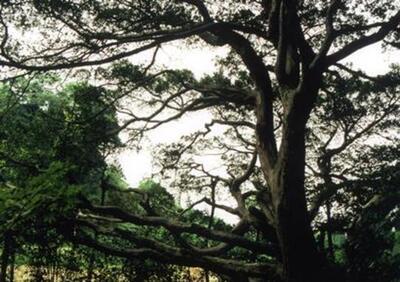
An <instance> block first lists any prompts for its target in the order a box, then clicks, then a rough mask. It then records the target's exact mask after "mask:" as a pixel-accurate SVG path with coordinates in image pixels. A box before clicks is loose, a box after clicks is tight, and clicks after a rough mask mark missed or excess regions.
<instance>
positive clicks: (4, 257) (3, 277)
mask: <svg viewBox="0 0 400 282" xmlns="http://www.w3.org/2000/svg"><path fill="white" fill-rule="evenodd" d="M11 244H12V237H11V234H10V232H8V231H6V232H5V233H4V246H3V253H2V254H1V273H0V282H6V281H7V268H8V265H9V260H10V255H11V249H12V247H11Z"/></svg>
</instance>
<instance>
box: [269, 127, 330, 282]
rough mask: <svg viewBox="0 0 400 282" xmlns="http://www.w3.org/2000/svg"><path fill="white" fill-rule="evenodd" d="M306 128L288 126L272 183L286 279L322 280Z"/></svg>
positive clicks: (299, 280)
mask: <svg viewBox="0 0 400 282" xmlns="http://www.w3.org/2000/svg"><path fill="white" fill-rule="evenodd" d="M304 132H305V127H304V126H299V127H297V128H284V134H285V135H284V136H283V139H282V140H283V141H282V144H281V148H280V157H279V159H278V162H277V164H276V167H275V169H274V173H273V176H274V179H273V182H272V183H271V184H272V185H271V192H272V202H273V206H274V211H275V218H276V231H277V236H278V239H279V243H280V248H281V254H282V264H283V276H284V279H285V281H293V282H294V281H296V282H303V281H304V282H306V281H307V282H312V281H324V280H322V279H321V271H322V268H323V263H321V258H320V256H319V253H318V250H317V245H316V242H315V239H314V236H313V232H312V230H311V225H310V220H309V218H308V212H307V205H306V197H305V189H304V170H305V140H304V139H305V137H304Z"/></svg>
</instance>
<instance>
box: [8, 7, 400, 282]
mask: <svg viewBox="0 0 400 282" xmlns="http://www.w3.org/2000/svg"><path fill="white" fill-rule="evenodd" d="M399 5H400V4H399V3H398V2H397V1H389V0H387V1H386V0H380V1H375V2H374V3H370V2H368V1H365V2H360V1H355V0H354V1H350V0H348V1H344V0H343V1H341V0H332V1H330V2H329V3H325V1H294V0H286V1H285V0H271V1H264V0H261V1H233V0H231V1H228V0H227V1H219V2H218V3H213V2H211V1H202V0H180V1H96V0H92V1H84V0H82V1H68V0H47V1H12V0H11V1H3V2H2V7H1V12H2V14H1V29H2V42H1V45H0V56H1V57H0V64H1V65H2V66H3V68H4V70H8V71H9V72H6V73H5V74H6V76H12V75H20V74H23V73H21V72H19V70H25V71H26V72H37V71H47V70H61V69H71V68H76V67H88V66H96V65H100V64H105V63H111V62H115V63H116V65H115V66H114V67H113V68H112V70H107V69H101V71H98V72H97V73H98V74H100V75H101V80H102V81H105V85H108V86H109V87H111V88H113V89H115V88H117V89H118V91H120V98H121V99H128V98H130V101H133V102H136V103H140V104H141V106H142V107H144V108H145V107H146V106H153V107H156V109H154V108H153V111H151V112H150V113H149V108H147V109H144V110H143V112H144V113H140V112H137V111H134V110H132V109H131V108H129V107H125V109H122V108H121V109H120V110H121V112H123V113H124V114H125V116H128V117H129V118H127V119H126V120H125V121H124V122H123V124H122V125H121V127H120V128H119V129H118V130H119V131H122V130H125V129H127V130H129V129H130V130H132V132H133V133H139V134H133V136H134V137H137V136H139V137H140V136H141V135H142V134H143V132H145V131H147V130H150V129H154V128H156V127H158V126H160V125H162V124H164V123H166V122H168V121H171V120H174V119H178V118H180V117H181V116H182V115H183V114H185V113H189V112H193V111H198V110H203V109H211V111H213V113H214V115H215V116H216V117H217V118H216V119H215V120H214V121H213V122H212V124H211V125H208V126H207V129H208V130H210V127H211V126H212V125H214V124H222V125H224V126H231V127H232V129H231V131H230V132H231V133H232V136H235V138H236V140H237V141H238V142H240V143H241V146H240V147H238V145H237V144H229V143H227V142H225V141H222V142H221V146H220V148H222V149H223V147H225V149H227V150H229V151H230V152H231V155H228V156H227V158H229V157H230V158H231V159H230V160H231V164H232V165H231V166H230V167H228V172H229V177H225V178H224V177H217V176H215V175H211V174H210V172H209V171H207V170H206V169H204V168H203V167H201V165H195V162H185V163H182V158H181V156H182V154H183V153H186V152H191V150H192V151H193V150H194V149H193V148H194V144H195V143H196V142H198V141H199V140H200V139H201V137H202V136H204V135H206V134H207V132H203V133H201V134H200V133H198V134H195V135H194V136H190V137H187V138H186V139H185V140H186V141H187V140H191V141H190V142H187V143H186V144H185V143H181V144H180V145H177V147H176V148H173V149H174V150H171V151H170V153H169V154H168V156H167V157H169V158H171V159H172V160H173V162H172V163H171V164H170V166H165V167H164V171H167V170H168V169H169V168H171V167H172V168H174V167H178V166H179V165H180V164H184V165H185V167H184V168H185V169H186V170H187V169H192V170H193V169H194V170H197V171H201V172H202V173H203V174H204V175H206V176H208V177H209V179H211V180H212V181H210V182H209V183H205V182H204V181H202V180H201V179H202V178H197V181H195V180H192V179H190V178H189V180H190V181H187V182H182V183H184V184H187V185H188V186H190V185H192V186H196V185H197V186H198V187H202V186H205V185H207V186H208V188H209V189H210V190H211V191H212V193H211V198H210V199H208V198H206V199H204V201H205V202H207V203H208V204H209V205H210V206H212V207H213V209H212V210H214V208H221V209H224V210H226V211H229V212H231V213H233V214H235V215H237V216H238V217H239V218H240V221H239V224H238V225H237V226H236V227H235V228H234V229H233V230H232V232H226V231H220V230H216V229H214V228H213V226H212V224H210V225H209V226H206V227H204V226H199V225H195V224H188V223H183V222H180V221H179V220H177V219H174V220H171V219H167V218H165V217H163V216H162V215H160V214H157V213H154V211H152V210H151V208H149V207H148V205H150V204H149V202H148V201H147V197H145V196H144V197H143V205H144V206H145V207H147V208H146V209H145V210H146V213H144V214H134V213H130V212H126V211H123V210H122V209H120V208H118V207H105V206H96V205H94V204H93V203H90V202H88V201H83V202H82V203H81V206H80V207H81V209H82V211H86V212H90V213H97V214H101V215H103V216H109V217H115V218H117V219H118V220H120V221H122V222H128V223H131V224H136V225H148V226H155V227H159V226H161V227H163V228H165V229H167V230H168V231H169V232H170V233H171V236H173V237H174V238H175V239H176V240H175V241H176V243H175V244H172V245H169V244H165V243H163V242H159V241H157V240H154V239H149V238H139V237H138V236H136V235H135V234H134V233H129V232H126V230H124V229H123V228H122V229H121V228H120V227H118V226H116V227H115V228H114V229H113V230H111V231H108V232H109V233H110V235H111V236H120V237H122V238H124V239H126V240H129V241H132V242H136V243H137V248H134V249H129V250H126V249H116V248H113V247H112V246H107V245H104V244H103V243H102V242H99V241H96V240H94V239H93V238H90V237H84V236H81V237H79V236H78V235H79V233H76V232H71V234H69V235H70V238H71V240H75V241H77V242H80V243H82V244H86V245H88V246H91V247H94V248H97V249H100V250H103V251H105V252H109V253H112V254H115V255H119V256H125V257H145V258H152V259H155V260H159V261H163V262H166V263H172V264H181V265H189V266H201V267H204V268H206V269H209V270H213V271H215V272H218V273H221V274H225V275H228V276H231V277H241V278H238V279H239V280H240V279H241V280H244V279H245V278H244V277H246V279H247V277H258V278H263V279H267V280H268V279H271V280H272V279H278V278H275V277H281V279H283V280H284V281H328V280H329V279H331V280H333V281H340V279H341V278H338V276H337V275H339V276H340V274H337V273H336V271H335V270H334V268H333V267H331V266H330V265H329V263H328V261H327V260H326V259H325V257H324V255H323V254H322V253H321V251H320V250H319V249H318V246H317V243H316V240H315V238H314V234H315V233H314V232H313V229H312V225H311V221H312V220H313V218H314V217H315V216H316V214H317V213H318V211H319V208H320V206H321V205H322V204H324V205H326V209H327V210H331V207H330V205H331V201H327V200H329V199H331V198H332V197H334V196H337V195H338V194H337V193H336V192H337V191H340V189H342V188H343V187H346V184H348V182H354V181H353V180H354V177H352V176H351V177H348V178H346V176H347V175H343V174H345V173H347V172H348V173H349V175H351V172H352V171H351V168H352V166H353V167H354V162H353V164H348V165H347V166H348V167H349V169H348V170H346V169H344V170H345V171H341V172H340V168H338V167H337V165H336V166H334V161H335V160H337V158H336V156H337V155H340V154H341V156H342V157H343V156H344V154H345V153H346V150H348V149H349V147H351V145H353V144H354V143H355V142H357V141H360V138H361V137H362V136H365V134H369V133H370V132H371V131H372V129H374V128H376V126H378V125H379V124H380V123H381V121H383V120H384V119H386V117H388V116H389V115H391V114H393V113H394V112H395V111H396V110H397V107H398V102H397V100H396V98H391V97H390V95H389V97H387V96H385V95H383V94H381V93H386V92H387V91H389V93H390V94H391V95H394V93H396V92H395V91H396V90H397V89H396V83H397V81H398V79H397V76H396V72H394V74H391V75H388V76H382V77H378V78H376V77H369V76H368V75H365V74H363V73H362V72H358V71H354V70H352V69H351V68H349V67H348V66H345V65H342V64H340V61H342V60H343V59H345V58H347V57H349V56H351V55H352V54H353V53H354V52H356V51H358V50H360V49H362V48H364V47H367V46H368V45H371V44H374V43H377V42H385V44H386V45H387V46H394V47H397V46H398V45H399V42H398V38H399V23H400V11H399V8H400V6H399ZM27 34H28V35H31V38H34V40H33V41H36V44H35V42H31V43H30V44H27V42H26V41H24V38H26V36H25V37H24V35H27ZM178 40H180V41H184V43H185V44H199V45H202V46H204V45H207V46H211V47H213V46H226V48H227V49H229V50H230V53H229V56H228V57H227V58H226V59H225V60H221V64H220V65H221V71H220V73H218V74H215V75H213V76H210V77H207V78H204V79H202V80H200V81H196V80H195V79H194V78H193V76H191V75H190V73H188V72H184V71H173V70H167V69H160V66H157V65H156V64H155V63H156V61H157V50H158V48H159V47H160V46H162V45H163V44H167V43H168V42H171V41H178ZM146 50H155V51H154V56H153V59H154V60H152V61H151V62H150V64H149V65H147V66H140V65H136V66H133V65H130V64H129V63H127V62H120V61H119V60H120V59H123V58H128V57H130V56H132V55H135V54H139V53H141V52H144V51H146ZM346 73H347V74H349V75H351V76H353V79H352V80H345V81H346V82H344V83H343V82H342V84H341V83H340V81H341V80H340V78H341V76H345V75H346ZM8 74H9V75H8ZM335 78H336V80H335ZM354 81H355V82H354ZM360 81H369V82H370V83H371V84H372V85H375V86H376V89H373V87H372V88H371V87H369V88H368V89H370V90H367V92H371V93H370V95H371V97H369V96H368V94H369V93H364V92H365V88H362V87H364V84H362V83H361V82H360ZM350 82H352V83H353V89H351V87H350V86H347V85H346V83H350ZM357 82H360V83H359V84H357ZM347 87H348V88H349V89H348V88H347ZM354 87H355V88H354ZM358 87H360V90H361V89H363V90H364V92H363V93H362V95H359V96H360V97H355V96H357V93H358V92H359V91H360V90H359V89H358ZM332 92H333V93H332ZM335 92H338V93H335ZM360 92H362V91H360ZM377 93H379V96H378V97H377V96H376V95H378V94H377ZM339 94H342V95H339ZM346 95H350V96H348V97H346ZM354 99H356V100H357V101H359V102H360V103H361V104H360V105H359V106H357V107H353V108H352V106H351V105H352V104H354V103H355V102H354ZM374 99H375V100H374ZM324 101H326V109H325V110H322V111H318V112H316V113H315V116H313V118H312V121H310V123H309V125H310V126H309V127H307V122H308V121H309V120H310V116H311V113H312V111H313V109H314V108H315V107H316V106H317V105H318V104H321V103H322V104H323V103H324ZM381 101H383V102H384V105H380V104H379V103H376V102H381ZM362 103H364V104H362ZM375 105H376V107H378V108H379V107H380V106H381V107H380V108H379V109H378V110H377V111H380V110H381V111H382V112H381V113H379V112H377V111H375V112H373V113H371V112H372V111H373V110H374V109H376V108H375ZM363 108H365V110H362V109H363ZM370 109H371V111H369V110H370ZM150 110H151V109H150ZM353 110H354V113H352V111H353ZM358 110H359V111H358ZM329 118H330V120H329ZM327 121H328V124H329V127H327V128H323V127H320V126H319V125H320V124H323V122H327ZM329 122H332V123H336V124H337V125H338V126H334V125H333V126H331V125H332V124H331V123H329ZM387 125H388V124H387ZM391 125H392V126H393V123H391ZM240 127H244V128H245V129H246V131H245V132H243V131H241V130H242V129H238V128H240ZM338 132H342V133H343V135H341V137H339V139H338V138H337V137H335V136H336V134H337V133H338ZM112 133H115V131H113V132H112ZM110 134H111V133H110ZM316 136H320V138H319V140H317V139H318V138H316ZM226 137H227V136H226ZM253 139H254V140H253ZM310 140H314V141H313V142H311V141H310ZM315 140H317V141H315ZM334 140H336V143H335V142H333V143H331V142H332V141H334ZM307 141H310V142H307ZM216 142H217V141H216ZM318 142H319V145H317V146H318V148H319V151H318V150H317V151H318V152H316V153H319V156H318V155H313V154H311V153H310V154H309V156H310V158H309V159H308V158H306V149H307V148H311V147H312V145H311V144H318ZM205 143H206V142H205ZM183 144H184V145H183ZM205 147H207V145H205ZM238 148H240V149H238ZM242 148H244V151H243V150H242ZM235 149H236V155H232V154H233V153H232V152H234V151H235ZM309 151H311V149H310V150H309ZM249 152H250V154H249ZM240 156H241V157H240ZM235 157H236V162H235V159H234V158H235ZM358 157H360V154H359V155H357V154H352V155H351V156H350V155H349V156H348V158H346V157H345V159H349V160H357V158H358ZM241 158H244V160H248V163H249V165H247V166H246V165H244V166H243V165H241V164H240V163H241V162H242V161H243V162H244V160H243V159H241ZM312 158H314V160H316V164H317V166H318V168H317V169H315V166H314V167H313V163H312ZM257 160H259V166H258V162H257ZM165 161H167V158H166V159H165ZM228 161H229V159H228ZM190 163H191V164H192V165H190ZM391 164H393V163H391ZM306 166H307V167H308V168H309V169H308V170H307V172H309V171H314V174H315V176H316V177H321V178H322V180H323V181H321V183H317V184H316V187H317V188H318V189H314V194H313V193H310V195H306V177H305V173H306ZM258 167H259V169H258ZM336 172H340V173H341V175H339V176H337V175H336ZM353 175H356V176H357V173H356V172H354V174H353ZM358 176H359V178H360V179H361V178H362V177H361V176H360V175H359V174H358ZM335 177H337V178H336V180H334V179H332V178H335ZM341 177H342V178H341ZM184 178H185V174H182V179H183V180H185V179H184ZM186 179H187V178H186ZM199 179H200V180H199ZM249 179H250V180H252V181H251V183H252V184H253V186H254V188H253V189H251V188H250V189H248V186H246V185H248V182H249V181H247V180H249ZM346 179H347V180H348V182H346ZM338 180H341V181H342V182H340V183H339V182H338ZM191 181H194V182H191ZM311 182H312V181H311ZM246 183H247V184H246ZM310 185H311V184H310ZM349 185H350V184H349ZM334 186H335V187H334ZM221 187H225V188H228V190H229V192H230V194H231V195H232V197H233V198H234V199H235V201H236V202H237V207H232V206H223V205H220V204H217V203H216V201H215V190H220V189H222V188H221ZM306 196H308V197H306ZM332 201H333V200H332ZM308 203H309V205H308ZM308 207H309V209H308ZM354 210H357V209H354ZM328 214H330V212H328ZM328 218H330V215H329V216H328ZM70 223H71V224H72V225H74V224H77V225H85V224H86V227H88V226H89V227H91V228H97V227H98V228H100V227H99V226H97V227H96V226H93V225H91V224H89V223H88V222H84V221H83V220H81V219H79V220H76V221H75V222H74V220H72V219H71V222H70ZM328 225H329V224H328ZM249 230H257V231H258V232H259V233H260V234H262V238H263V240H261V241H255V240H254V238H253V237H251V236H246V235H245V234H246V232H248V231H249ZM98 232H100V230H98ZM102 232H105V231H102ZM187 233H190V234H196V235H198V236H201V237H204V238H207V239H209V240H212V241H215V242H221V244H219V245H213V246H212V247H209V248H206V249H201V248H199V247H196V246H191V245H190V244H189V243H188V242H187V238H185V236H186V235H185V234H187ZM233 247H241V248H244V249H247V250H249V251H251V252H253V253H254V254H256V257H255V259H254V260H253V261H252V262H251V263H248V262H244V261H239V260H233V259H231V258H229V256H227V255H226V253H227V251H228V250H229V249H232V248H233ZM257 254H262V255H266V256H267V257H268V259H267V260H266V261H265V259H264V260H263V259H262V258H261V257H260V256H257Z"/></svg>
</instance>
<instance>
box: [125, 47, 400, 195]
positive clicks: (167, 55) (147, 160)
mask: <svg viewBox="0 0 400 282" xmlns="http://www.w3.org/2000/svg"><path fill="white" fill-rule="evenodd" d="M226 53H227V50H226V49H225V48H218V49H213V50H212V51H211V50H209V49H201V48H191V49H187V48H185V49H181V48H179V45H177V44H175V45H172V46H168V47H163V48H162V49H161V50H160V52H159V54H158V56H157V60H158V62H159V63H160V64H163V65H167V66H169V67H174V68H178V69H189V70H191V71H192V72H193V73H194V75H195V77H196V78H200V77H202V76H203V75H204V74H210V73H213V72H214V71H216V70H217V68H216V65H215V59H216V58H217V57H218V56H224V55H225V54H226ZM141 56H142V57H141V58H143V57H150V56H151V55H150V53H148V55H143V54H141ZM141 58H138V57H135V58H133V60H134V61H135V60H139V61H140V59H141ZM345 62H352V63H353V66H354V68H355V69H362V70H364V71H366V72H367V74H369V75H379V74H384V73H385V72H386V71H388V68H389V65H390V64H391V63H400V59H399V55H398V53H394V52H392V53H382V51H381V48H380V45H378V44H375V45H371V46H369V47H367V48H364V49H362V50H359V51H358V52H356V53H355V54H354V55H353V56H351V57H350V58H349V59H347V60H346V61H345ZM210 119H211V116H210V115H209V114H207V113H206V112H199V113H190V118H182V119H181V120H179V121H175V122H171V123H168V124H166V125H163V126H161V127H160V128H158V129H157V130H154V131H153V132H151V133H150V134H149V135H148V137H149V141H150V144H149V147H148V148H144V150H141V151H140V152H139V153H138V152H135V151H129V150H127V151H124V152H123V153H121V155H120V156H119V161H120V164H121V166H122V169H123V172H124V174H125V177H126V179H127V181H128V183H129V184H130V185H131V186H133V187H135V186H137V185H138V183H139V182H140V181H141V180H143V179H144V178H146V177H150V176H151V173H152V157H151V152H150V151H149V149H150V147H151V146H155V145H156V144H157V143H160V142H173V141H176V140H177V139H178V138H179V137H180V136H182V135H184V134H188V133H190V132H193V131H195V130H196V129H199V128H202V127H203V126H204V123H205V122H207V120H210Z"/></svg>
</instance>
